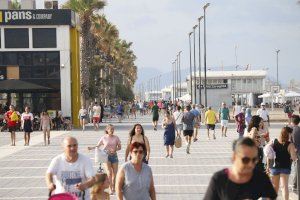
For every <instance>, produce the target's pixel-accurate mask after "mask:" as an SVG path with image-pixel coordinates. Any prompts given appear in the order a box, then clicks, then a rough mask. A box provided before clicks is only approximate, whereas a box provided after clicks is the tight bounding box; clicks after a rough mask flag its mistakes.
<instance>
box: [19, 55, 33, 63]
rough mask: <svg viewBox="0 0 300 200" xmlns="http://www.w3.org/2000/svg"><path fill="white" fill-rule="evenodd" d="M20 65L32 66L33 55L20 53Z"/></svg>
mask: <svg viewBox="0 0 300 200" xmlns="http://www.w3.org/2000/svg"><path fill="white" fill-rule="evenodd" d="M18 58H19V65H20V66H28V65H32V59H31V53H30V52H20V53H19V54H18Z"/></svg>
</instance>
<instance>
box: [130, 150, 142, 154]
mask: <svg viewBox="0 0 300 200" xmlns="http://www.w3.org/2000/svg"><path fill="white" fill-rule="evenodd" d="M132 153H134V154H138V153H139V154H143V153H144V151H143V150H134V151H132Z"/></svg>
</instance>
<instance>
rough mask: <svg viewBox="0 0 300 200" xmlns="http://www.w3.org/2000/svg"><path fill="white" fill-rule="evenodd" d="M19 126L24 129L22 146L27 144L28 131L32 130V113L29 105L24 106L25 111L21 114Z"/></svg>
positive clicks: (28, 138)
mask: <svg viewBox="0 0 300 200" xmlns="http://www.w3.org/2000/svg"><path fill="white" fill-rule="evenodd" d="M21 127H22V129H23V130H24V140H25V144H24V146H29V142H30V133H31V132H32V131H33V114H32V113H31V112H30V107H29V106H26V107H25V112H23V113H22V115H21Z"/></svg>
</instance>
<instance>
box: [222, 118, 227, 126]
mask: <svg viewBox="0 0 300 200" xmlns="http://www.w3.org/2000/svg"><path fill="white" fill-rule="evenodd" d="M221 126H224V127H226V128H227V127H228V120H225V119H222V120H221Z"/></svg>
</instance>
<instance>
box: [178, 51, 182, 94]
mask: <svg viewBox="0 0 300 200" xmlns="http://www.w3.org/2000/svg"><path fill="white" fill-rule="evenodd" d="M180 54H181V51H179V53H178V72H179V96H180V97H181V69H180Z"/></svg>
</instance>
